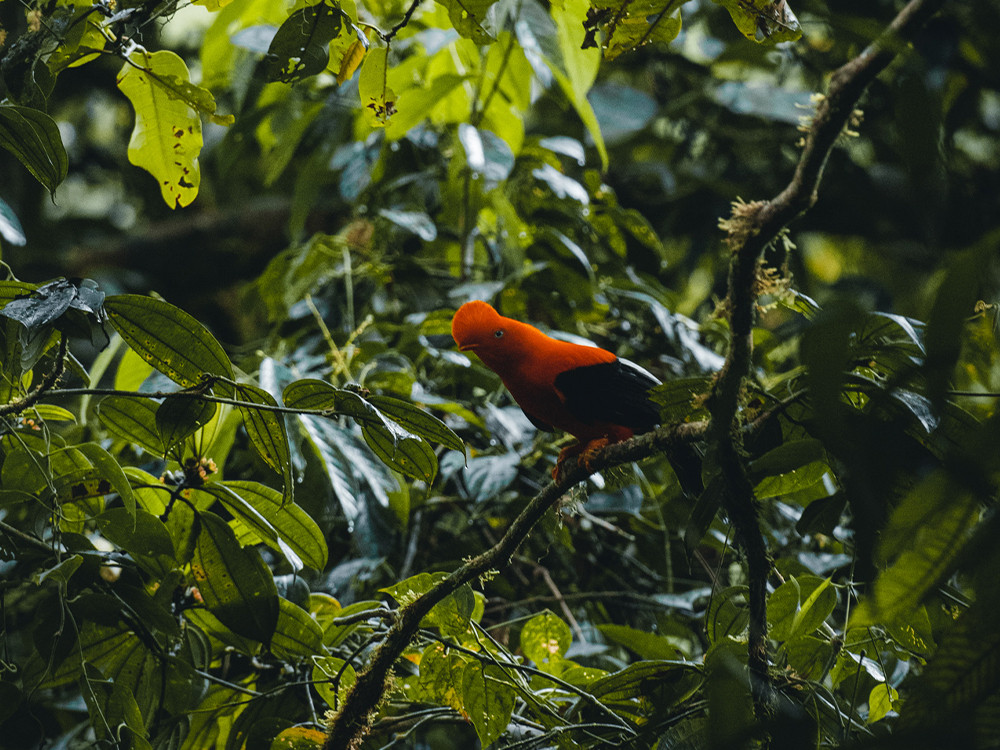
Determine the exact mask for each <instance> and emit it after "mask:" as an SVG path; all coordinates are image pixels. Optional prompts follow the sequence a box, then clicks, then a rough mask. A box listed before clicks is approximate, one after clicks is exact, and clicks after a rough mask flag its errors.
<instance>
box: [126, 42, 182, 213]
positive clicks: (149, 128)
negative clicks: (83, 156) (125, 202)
mask: <svg viewBox="0 0 1000 750" xmlns="http://www.w3.org/2000/svg"><path fill="white" fill-rule="evenodd" d="M118 88H119V89H120V90H121V91H122V93H123V94H125V96H127V97H128V99H129V101H130V102H131V103H132V108H133V109H134V110H135V127H134V128H133V130H132V138H131V140H130V141H129V147H128V158H129V161H130V162H131V163H132V164H134V165H135V166H137V167H142V168H143V169H145V170H146V171H147V172H149V173H150V174H151V175H153V177H155V178H156V181H157V183H158V184H159V186H160V193H161V195H162V196H163V200H164V202H165V203H166V204H167V205H168V206H170V208H178V207H184V206H187V205H189V204H190V203H191V202H192V201H193V200H194V199H195V198H196V197H197V195H198V187H199V185H200V183H201V167H200V166H199V164H198V156H199V154H200V153H201V147H202V137H201V118H200V117H199V116H198V107H197V103H196V102H195V101H193V100H192V98H191V88H192V85H191V83H190V75H189V73H188V69H187V65H185V64H184V61H183V60H182V59H181V58H180V57H179V56H178V55H177V54H176V53H174V52H171V51H169V50H160V51H158V52H146V51H145V50H141V49H140V50H137V51H135V52H133V53H132V54H131V55H130V56H129V59H128V60H127V61H126V62H125V65H124V66H123V67H122V70H121V72H120V73H119V74H118Z"/></svg>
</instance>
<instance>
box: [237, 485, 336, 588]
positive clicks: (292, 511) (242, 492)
mask: <svg viewBox="0 0 1000 750" xmlns="http://www.w3.org/2000/svg"><path fill="white" fill-rule="evenodd" d="M219 484H220V485H222V486H225V487H226V488H227V489H229V490H231V491H233V492H235V493H236V494H237V495H239V496H240V498H242V500H243V501H244V502H245V503H246V504H247V505H249V506H251V507H253V508H254V509H255V510H256V511H257V512H258V513H260V514H261V515H262V516H263V517H264V518H266V519H267V520H268V522H269V523H270V524H271V526H272V527H274V530H275V531H277V532H278V536H279V538H281V539H282V540H283V541H284V543H285V544H286V545H287V546H288V547H289V548H290V549H291V550H293V551H294V552H295V554H296V555H297V556H298V557H299V558H300V559H301V560H302V562H303V563H305V564H306V565H308V566H309V567H310V568H313V569H314V570H323V568H324V567H326V560H327V554H328V553H327V547H326V538H325V537H324V536H323V532H322V530H321V529H320V528H319V526H317V525H316V522H315V521H314V520H312V518H310V516H309V514H308V513H306V512H305V511H304V510H302V508H300V507H299V506H298V505H296V504H295V503H293V502H289V501H288V500H286V499H285V497H284V496H283V495H282V494H281V493H280V492H278V491H277V490H275V489H272V488H270V487H268V486H267V485H264V484H260V483H259V482H249V481H230V482H221V483H219ZM259 541H261V542H265V543H266V542H267V539H266V538H261V539H260V540H259Z"/></svg>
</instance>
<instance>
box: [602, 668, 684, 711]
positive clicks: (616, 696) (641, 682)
mask: <svg viewBox="0 0 1000 750" xmlns="http://www.w3.org/2000/svg"><path fill="white" fill-rule="evenodd" d="M701 683H702V673H701V668H700V667H699V666H697V665H695V664H693V663H691V662H686V661H672V660H660V661H639V662H635V663H634V664H630V665H629V666H627V667H626V668H625V669H623V670H621V671H620V672H615V673H613V674H609V675H608V676H607V677H601V678H600V679H598V680H595V681H594V682H593V683H591V684H590V685H589V686H588V692H589V693H590V694H591V695H593V696H594V697H595V698H597V699H598V700H600V702H601V703H603V704H604V705H606V706H609V707H613V708H614V709H615V711H616V712H618V713H620V714H623V715H626V716H629V715H631V716H633V717H635V719H637V720H641V719H642V718H645V717H648V716H649V715H651V714H653V713H656V712H662V711H663V710H665V709H666V708H667V707H669V706H672V705H676V704H678V703H681V702H682V701H684V700H686V699H687V698H689V697H690V696H691V695H692V694H693V693H694V692H695V691H696V690H697V689H698V688H699V686H700V685H701Z"/></svg>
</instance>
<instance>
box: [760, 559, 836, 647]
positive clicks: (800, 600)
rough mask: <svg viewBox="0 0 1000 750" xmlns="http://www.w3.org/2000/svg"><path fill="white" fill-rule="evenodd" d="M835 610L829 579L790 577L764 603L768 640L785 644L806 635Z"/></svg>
mask: <svg viewBox="0 0 1000 750" xmlns="http://www.w3.org/2000/svg"><path fill="white" fill-rule="evenodd" d="M836 606H837V590H836V589H835V588H833V586H832V585H831V584H830V579H829V578H820V577H819V576H808V575H806V576H798V577H792V578H790V579H789V580H787V581H785V582H784V583H783V584H781V585H780V586H779V587H778V588H777V589H776V590H775V592H774V593H773V594H771V597H770V599H768V602H767V618H768V620H769V621H770V623H771V632H770V636H771V637H772V638H775V639H776V640H779V641H787V640H789V639H792V638H796V637H798V636H805V635H809V634H810V633H812V632H814V631H815V630H817V629H818V628H819V627H820V626H822V624H823V623H824V622H825V621H826V618H827V617H829V616H830V614H831V613H832V612H833V610H834V607H836Z"/></svg>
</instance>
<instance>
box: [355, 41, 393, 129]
mask: <svg viewBox="0 0 1000 750" xmlns="http://www.w3.org/2000/svg"><path fill="white" fill-rule="evenodd" d="M388 51H389V50H388V49H387V48H386V47H375V48H374V49H371V50H369V51H368V54H367V55H366V56H365V61H364V62H363V63H361V73H360V75H359V76H358V93H359V94H360V95H361V107H362V111H363V112H364V115H365V121H366V122H367V123H368V125H369V126H370V127H373V128H384V127H385V126H386V125H387V124H388V123H389V121H390V119H391V118H392V116H393V115H394V114H395V113H396V94H395V93H394V92H393V90H392V89H391V88H389V86H388V84H387V82H386V57H387V54H388Z"/></svg>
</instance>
